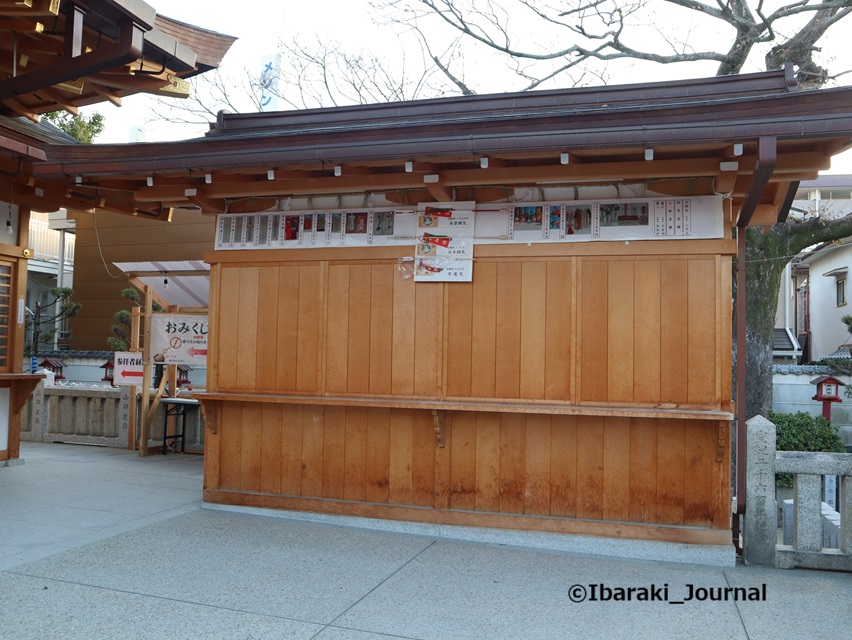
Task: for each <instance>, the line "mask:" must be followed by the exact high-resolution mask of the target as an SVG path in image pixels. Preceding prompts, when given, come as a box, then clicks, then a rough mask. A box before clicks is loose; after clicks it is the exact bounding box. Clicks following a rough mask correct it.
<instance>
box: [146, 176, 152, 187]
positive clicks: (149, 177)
mask: <svg viewBox="0 0 852 640" xmlns="http://www.w3.org/2000/svg"><path fill="white" fill-rule="evenodd" d="M145 183H146V184H147V185H148V186H149V187H153V186H154V176H148V177H147V178H145Z"/></svg>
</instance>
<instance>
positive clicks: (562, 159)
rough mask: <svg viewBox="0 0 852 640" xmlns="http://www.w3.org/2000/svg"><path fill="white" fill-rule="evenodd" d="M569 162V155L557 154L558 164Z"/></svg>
mask: <svg viewBox="0 0 852 640" xmlns="http://www.w3.org/2000/svg"><path fill="white" fill-rule="evenodd" d="M569 162H571V154H570V153H560V154H559V163H560V164H568V163H569Z"/></svg>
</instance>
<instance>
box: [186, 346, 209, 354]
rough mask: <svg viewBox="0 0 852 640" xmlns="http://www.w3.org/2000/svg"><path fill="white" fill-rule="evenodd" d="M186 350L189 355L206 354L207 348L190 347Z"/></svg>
mask: <svg viewBox="0 0 852 640" xmlns="http://www.w3.org/2000/svg"><path fill="white" fill-rule="evenodd" d="M186 352H187V353H188V354H189V355H191V356H206V355H207V349H196V348H195V347H190V348H189V349H187V350H186Z"/></svg>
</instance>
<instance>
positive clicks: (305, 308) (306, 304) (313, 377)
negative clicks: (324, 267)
mask: <svg viewBox="0 0 852 640" xmlns="http://www.w3.org/2000/svg"><path fill="white" fill-rule="evenodd" d="M320 273H321V270H320V267H299V297H298V342H297V345H296V390H297V391H301V392H313V393H316V392H318V391H319V389H318V388H317V380H318V379H319V376H318V375H317V373H318V371H317V369H318V367H319V356H320V354H319V343H320V332H321V330H322V324H321V321H322V306H321V305H322V304H323V302H324V299H323V297H322V295H321V292H322V284H323V283H322V282H321V281H320ZM279 357H280V356H279Z"/></svg>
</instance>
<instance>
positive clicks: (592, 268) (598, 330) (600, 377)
mask: <svg viewBox="0 0 852 640" xmlns="http://www.w3.org/2000/svg"><path fill="white" fill-rule="evenodd" d="M581 274H582V275H581V277H582V280H581V281H580V309H579V316H580V317H579V324H580V327H579V330H580V371H579V376H580V380H579V384H580V400H583V401H586V402H605V401H606V400H607V364H608V362H609V356H608V352H607V328H608V326H609V318H608V315H607V312H608V296H609V294H608V293H607V286H608V283H609V276H608V265H607V263H606V262H603V261H600V260H584V261H583V263H582V270H581Z"/></svg>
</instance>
